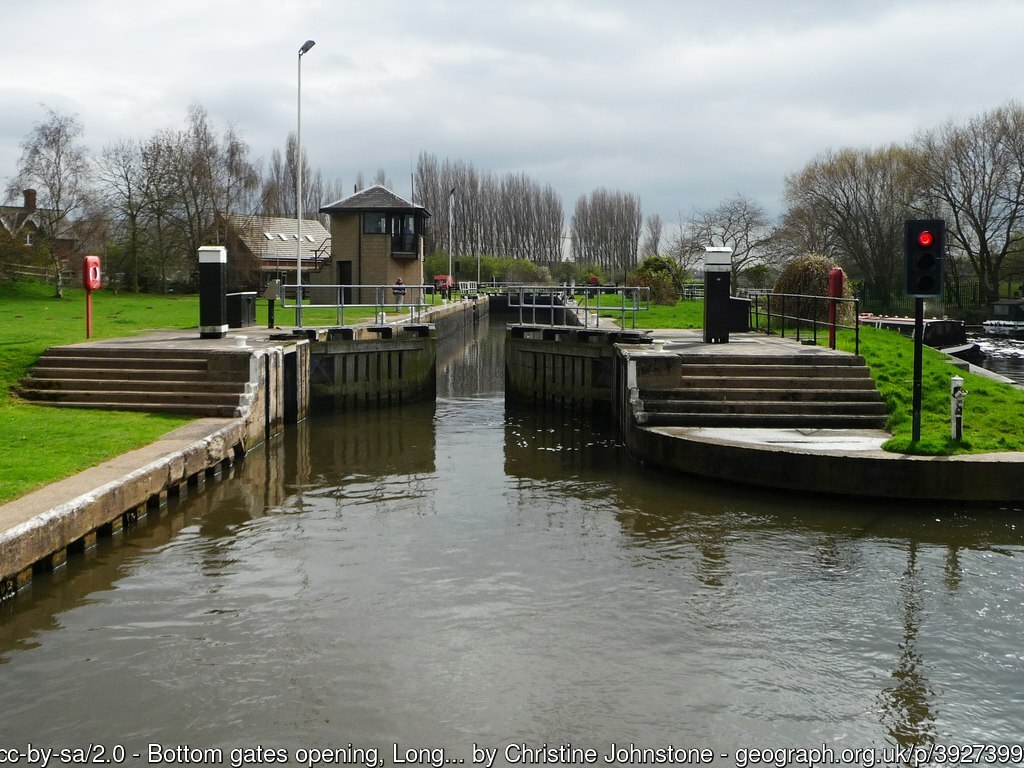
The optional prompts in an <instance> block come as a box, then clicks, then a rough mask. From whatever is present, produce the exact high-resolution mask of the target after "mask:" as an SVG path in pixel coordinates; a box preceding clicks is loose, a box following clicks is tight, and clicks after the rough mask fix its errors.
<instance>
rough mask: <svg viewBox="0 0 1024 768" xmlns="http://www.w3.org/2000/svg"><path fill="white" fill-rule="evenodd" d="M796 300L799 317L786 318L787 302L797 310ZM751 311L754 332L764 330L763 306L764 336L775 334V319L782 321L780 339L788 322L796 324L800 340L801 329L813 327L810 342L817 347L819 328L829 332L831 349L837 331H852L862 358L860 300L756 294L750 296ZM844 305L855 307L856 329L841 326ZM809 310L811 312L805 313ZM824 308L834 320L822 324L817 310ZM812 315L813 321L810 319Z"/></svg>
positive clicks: (790, 294)
mask: <svg viewBox="0 0 1024 768" xmlns="http://www.w3.org/2000/svg"><path fill="white" fill-rule="evenodd" d="M794 300H795V305H796V308H795V310H791V311H795V312H796V314H787V313H786V306H787V301H788V303H789V306H790V307H791V308H792V307H793V306H794ZM773 302H774V304H775V307H776V310H775V311H773V308H772V304H773ZM751 304H752V305H751V310H752V314H753V315H754V328H755V329H756V330H759V329H760V327H761V316H762V313H761V307H762V306H764V317H765V329H764V330H765V333H766V334H768V335H771V332H772V318H775V319H776V320H781V322H780V323H779V324H778V326H779V336H782V337H785V335H786V321H787V320H790V321H794V322H795V325H796V329H795V330H796V339H797V341H799V340H800V331H801V328H802V327H803V326H805V325H810V327H811V338H812V339H813V340H814V343H815V344H817V343H818V328H828V329H829V330H830V333H829V348H830V349H835V348H836V341H835V331H836V329H837V328H839V329H842V330H848V331H853V337H854V354H857V355H859V354H860V300H859V299H841V298H833V297H832V296H810V295H806V294H800V293H767V294H757V295H754V296H751ZM844 304H852V305H853V325H844V324H843V323H840V322H839V315H840V313H839V307H840V306H841V305H844ZM808 307H809V308H810V309H811V311H810V312H805V311H804V310H805V309H807V308H808ZM821 307H824V308H825V309H826V310H828V309H831V310H832V312H831V318H832V319H831V320H819V319H818V314H819V313H818V310H819V308H821ZM808 315H810V317H808Z"/></svg>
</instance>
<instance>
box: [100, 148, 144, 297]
mask: <svg viewBox="0 0 1024 768" xmlns="http://www.w3.org/2000/svg"><path fill="white" fill-rule="evenodd" d="M96 176H97V180H98V181H99V182H100V184H101V188H102V190H103V198H104V201H105V202H106V205H107V208H108V210H109V211H110V212H111V214H112V215H113V217H114V238H115V240H116V241H117V242H118V244H119V245H120V246H121V251H122V253H123V259H122V261H123V264H122V266H123V267H126V270H125V271H127V273H128V279H129V281H130V286H131V290H132V291H133V292H135V293H138V292H139V288H140V281H139V272H140V266H141V264H140V262H141V259H142V247H143V242H144V240H145V232H146V228H145V224H146V183H147V179H146V178H145V172H144V161H143V153H142V146H141V145H140V144H139V143H138V142H136V141H134V140H129V139H122V140H120V141H117V142H115V143H113V144H110V145H108V146H107V147H105V148H104V149H103V152H102V154H101V155H100V158H99V161H98V162H97V164H96ZM108 271H113V270H110V269H109V267H108ZM118 271H120V270H118Z"/></svg>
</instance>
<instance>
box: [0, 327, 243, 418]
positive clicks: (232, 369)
mask: <svg viewBox="0 0 1024 768" xmlns="http://www.w3.org/2000/svg"><path fill="white" fill-rule="evenodd" d="M249 381H250V373H249V354H248V353H245V354H241V355H240V354H238V353H235V354H225V353H210V352H208V351H203V350H196V351H184V350H180V349H174V350H170V349H159V348H150V349H139V348H130V349H123V348H114V347H92V346H87V345H73V346H67V347H51V348H50V349H48V350H47V351H46V352H44V353H43V355H42V356H41V357H40V358H39V359H38V361H37V362H36V364H35V366H33V368H32V371H31V373H30V375H29V376H28V377H26V378H25V379H23V380H22V381H21V384H20V385H19V387H18V388H17V389H16V393H17V394H18V395H19V396H20V397H22V398H23V399H25V400H31V401H34V402H39V403H42V404H46V405H53V406H64V407H73V408H99V409H106V410H119V411H154V412H161V413H178V414H185V415H190V416H197V417H198V416H239V415H241V414H242V412H243V409H244V408H246V407H247V406H248V404H249V401H250V399H251V392H252V386H251V385H250V383H249Z"/></svg>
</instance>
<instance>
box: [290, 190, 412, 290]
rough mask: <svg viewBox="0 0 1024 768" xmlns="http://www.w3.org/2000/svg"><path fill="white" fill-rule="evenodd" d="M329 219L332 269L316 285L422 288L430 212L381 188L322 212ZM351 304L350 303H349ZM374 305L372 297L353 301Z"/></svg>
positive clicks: (317, 276)
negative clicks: (424, 246)
mask: <svg viewBox="0 0 1024 768" xmlns="http://www.w3.org/2000/svg"><path fill="white" fill-rule="evenodd" d="M320 213H326V214H327V215H328V216H330V236H331V246H330V266H329V267H328V266H324V268H323V269H321V270H319V271H318V272H316V273H314V274H313V275H311V277H310V282H311V283H312V284H314V285H316V284H319V285H332V284H333V285H392V284H393V283H394V282H395V280H397V279H398V278H401V279H402V282H404V283H405V284H406V285H422V284H423V233H424V230H425V228H426V220H427V219H428V218H429V217H430V212H429V211H427V209H426V208H424V207H423V206H422V205H415V204H414V203H410V202H409V201H408V200H406V199H405V198H403V197H401V196H400V195H396V194H395V193H394V192H392V191H391V190H389V189H387V188H386V187H383V186H381V185H379V184H377V185H374V186H372V187H369V188H367V189H364V190H362V191H360V192H356V193H355V194H353V195H350V196H349V197H346V198H342V199H341V200H337V201H335V202H333V203H331V204H330V205H325V206H324V207H323V208H321V209H320ZM346 300H349V299H346ZM352 300H356V301H373V298H372V297H371V296H369V295H368V296H366V297H361V298H359V299H355V298H353V299H352Z"/></svg>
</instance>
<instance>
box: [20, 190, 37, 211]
mask: <svg viewBox="0 0 1024 768" xmlns="http://www.w3.org/2000/svg"><path fill="white" fill-rule="evenodd" d="M23 194H24V195H25V205H24V206H23V208H24V209H25V210H26V211H28V212H29V213H31V212H33V211H34V210H35V209H36V191H35V190H34V189H26V190H25V191H24V193H23Z"/></svg>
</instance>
